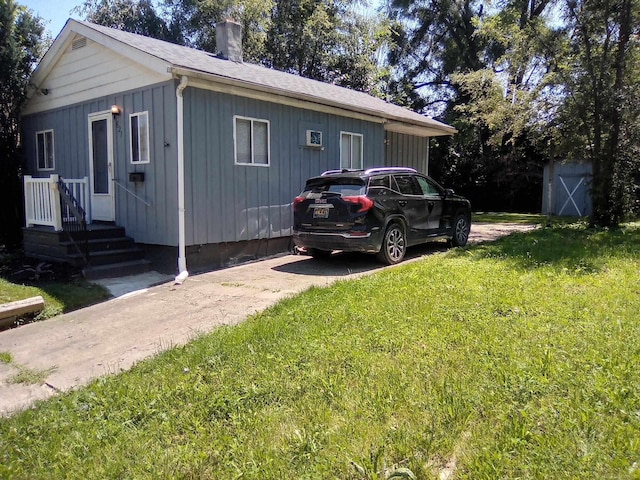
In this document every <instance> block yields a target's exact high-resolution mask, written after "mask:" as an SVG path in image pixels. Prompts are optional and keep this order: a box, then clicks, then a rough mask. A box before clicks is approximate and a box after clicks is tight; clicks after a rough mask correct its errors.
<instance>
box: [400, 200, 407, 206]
mask: <svg viewBox="0 0 640 480" xmlns="http://www.w3.org/2000/svg"><path fill="white" fill-rule="evenodd" d="M398 205H400V206H401V207H406V206H407V201H406V200H400V201H399V202H398Z"/></svg>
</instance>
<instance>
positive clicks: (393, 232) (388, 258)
mask: <svg viewBox="0 0 640 480" xmlns="http://www.w3.org/2000/svg"><path fill="white" fill-rule="evenodd" d="M406 251H407V239H406V238H405V235H404V230H403V229H402V227H401V226H400V225H398V224H397V223H394V224H392V225H389V227H388V228H387V231H386V232H384V239H383V240H382V247H381V248H380V252H378V260H380V261H381V262H382V263H385V264H387V265H395V264H396V263H400V262H401V261H402V260H403V259H404V254H405V253H406Z"/></svg>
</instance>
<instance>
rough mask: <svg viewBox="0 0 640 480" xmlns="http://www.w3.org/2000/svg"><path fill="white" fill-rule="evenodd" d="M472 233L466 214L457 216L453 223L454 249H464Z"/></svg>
mask: <svg viewBox="0 0 640 480" xmlns="http://www.w3.org/2000/svg"><path fill="white" fill-rule="evenodd" d="M470 231H471V224H470V223H469V219H468V218H467V216H466V215H465V214H464V213H459V214H458V215H456V219H455V221H454V222H453V237H452V238H451V245H452V246H454V247H464V246H465V245H466V244H467V240H468V238H469V232H470Z"/></svg>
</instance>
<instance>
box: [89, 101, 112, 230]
mask: <svg viewBox="0 0 640 480" xmlns="http://www.w3.org/2000/svg"><path fill="white" fill-rule="evenodd" d="M89 170H90V172H91V218H92V219H93V220H103V221H113V220H115V203H114V195H113V117H112V114H111V112H103V113H96V114H93V115H89Z"/></svg>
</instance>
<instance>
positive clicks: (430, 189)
mask: <svg viewBox="0 0 640 480" xmlns="http://www.w3.org/2000/svg"><path fill="white" fill-rule="evenodd" d="M293 218H294V220H293V240H294V242H295V244H296V246H297V247H299V248H304V249H306V250H307V253H309V254H310V255H312V256H314V257H316V258H318V257H325V256H328V255H329V254H330V253H331V251H332V250H343V251H348V252H367V253H376V254H377V255H378V258H379V259H380V260H381V261H382V262H384V263H386V264H394V263H398V262H400V261H402V259H403V258H404V254H405V251H406V249H407V247H409V246H411V245H416V244H419V243H424V242H427V241H430V240H434V239H437V238H447V239H449V240H450V243H451V245H453V246H464V245H466V243H467V238H468V237H469V231H470V229H471V204H470V203H469V200H467V199H465V198H463V197H461V196H459V195H456V194H454V193H453V190H449V189H444V188H442V187H441V186H440V185H438V184H437V183H436V182H435V181H434V180H432V179H431V178H429V177H427V176H426V175H422V174H420V173H418V172H416V171H415V170H414V169H412V168H399V167H393V168H371V169H368V170H330V171H328V172H324V173H323V174H322V175H320V176H319V177H313V178H310V179H309V180H307V183H306V185H305V187H304V190H303V191H302V193H301V194H300V195H299V196H297V197H296V198H295V200H294V214H293Z"/></svg>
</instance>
